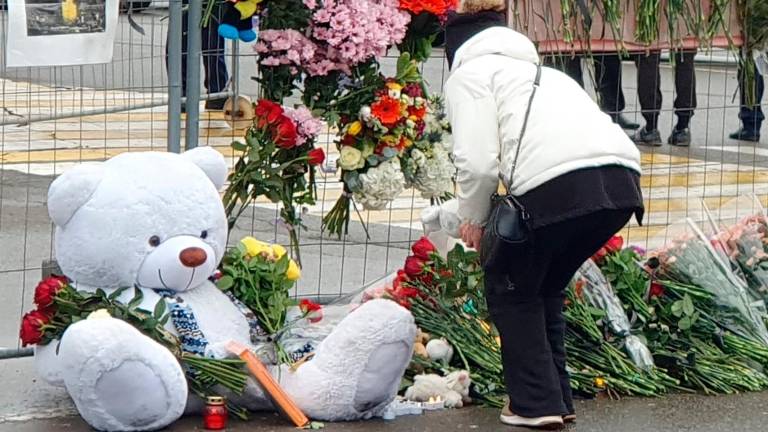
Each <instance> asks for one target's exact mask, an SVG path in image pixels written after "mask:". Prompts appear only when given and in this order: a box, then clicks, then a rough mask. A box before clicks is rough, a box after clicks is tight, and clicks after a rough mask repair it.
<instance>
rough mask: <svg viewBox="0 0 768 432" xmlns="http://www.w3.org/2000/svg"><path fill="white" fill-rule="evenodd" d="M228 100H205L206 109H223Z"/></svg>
mask: <svg viewBox="0 0 768 432" xmlns="http://www.w3.org/2000/svg"><path fill="white" fill-rule="evenodd" d="M226 102H227V100H226V99H209V100H207V101H205V109H206V111H222V110H223V109H224V104H225V103H226Z"/></svg>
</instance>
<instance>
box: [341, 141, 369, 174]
mask: <svg viewBox="0 0 768 432" xmlns="http://www.w3.org/2000/svg"><path fill="white" fill-rule="evenodd" d="M339 166H340V167H341V169H343V170H347V171H354V170H356V169H360V168H362V167H364V166H365V159H364V158H363V153H362V152H361V151H360V150H358V149H356V148H354V147H352V146H343V147H342V148H341V156H339Z"/></svg>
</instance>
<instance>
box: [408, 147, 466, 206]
mask: <svg viewBox="0 0 768 432" xmlns="http://www.w3.org/2000/svg"><path fill="white" fill-rule="evenodd" d="M411 157H412V158H413V160H414V162H415V163H416V174H415V176H414V186H415V187H416V189H417V190H418V191H419V192H421V196H422V198H426V199H431V198H439V197H442V196H444V195H445V194H447V193H453V176H454V174H455V173H456V168H455V167H454V165H453V161H451V157H450V155H449V153H448V150H447V149H446V148H445V147H444V146H443V145H442V144H441V143H437V144H435V145H434V146H433V147H432V151H431V155H429V156H428V155H427V154H425V153H424V152H422V151H421V150H419V149H413V150H412V151H411Z"/></svg>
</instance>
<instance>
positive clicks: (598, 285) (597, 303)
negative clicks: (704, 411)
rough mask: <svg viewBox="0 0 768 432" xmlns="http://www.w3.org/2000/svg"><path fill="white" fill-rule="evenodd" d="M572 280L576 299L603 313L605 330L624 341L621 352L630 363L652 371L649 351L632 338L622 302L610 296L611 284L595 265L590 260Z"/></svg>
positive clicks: (639, 340) (651, 358)
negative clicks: (623, 352)
mask: <svg viewBox="0 0 768 432" xmlns="http://www.w3.org/2000/svg"><path fill="white" fill-rule="evenodd" d="M574 278H575V280H576V283H577V287H579V288H578V289H579V295H581V296H582V297H583V298H584V299H585V300H586V301H587V302H588V304H589V305H590V306H592V307H594V308H597V309H600V310H601V311H603V312H604V313H605V316H604V318H603V324H604V326H605V327H606V328H608V329H610V331H611V332H612V333H613V334H614V335H615V336H617V337H620V338H622V339H623V340H624V350H625V351H626V352H627V354H628V355H629V357H630V359H632V363H634V364H635V366H637V367H639V368H641V369H643V370H652V369H653V367H654V364H653V356H652V355H651V352H650V350H648V347H647V346H646V345H645V343H644V342H643V341H642V340H641V339H640V338H639V337H637V336H636V335H633V334H632V332H631V330H632V326H631V325H630V322H629V318H627V314H626V313H625V312H624V307H623V305H622V304H621V300H619V298H618V297H617V296H616V293H614V292H613V288H612V287H611V284H610V282H608V280H607V279H606V278H605V276H604V275H603V273H602V271H600V268H599V267H598V266H597V264H595V263H594V261H592V260H591V259H590V260H587V261H586V262H585V263H584V264H583V265H582V266H581V268H579V270H578V271H577V272H576V275H575V277H574ZM579 281H581V282H579Z"/></svg>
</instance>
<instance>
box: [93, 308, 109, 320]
mask: <svg viewBox="0 0 768 432" xmlns="http://www.w3.org/2000/svg"><path fill="white" fill-rule="evenodd" d="M105 318H112V315H110V314H109V311H107V310H106V309H98V310H95V311H93V312H91V313H89V314H88V318H87V319H105Z"/></svg>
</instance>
